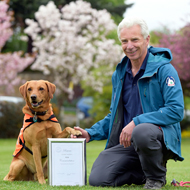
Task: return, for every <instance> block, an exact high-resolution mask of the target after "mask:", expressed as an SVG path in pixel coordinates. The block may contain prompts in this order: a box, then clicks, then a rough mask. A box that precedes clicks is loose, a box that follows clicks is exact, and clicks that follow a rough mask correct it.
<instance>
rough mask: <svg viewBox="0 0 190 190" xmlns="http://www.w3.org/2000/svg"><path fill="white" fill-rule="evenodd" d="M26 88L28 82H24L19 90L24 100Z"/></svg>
mask: <svg viewBox="0 0 190 190" xmlns="http://www.w3.org/2000/svg"><path fill="white" fill-rule="evenodd" d="M27 86H28V82H26V83H25V84H23V85H22V86H20V88H19V91H20V93H21V95H22V96H23V97H24V99H26V91H27Z"/></svg>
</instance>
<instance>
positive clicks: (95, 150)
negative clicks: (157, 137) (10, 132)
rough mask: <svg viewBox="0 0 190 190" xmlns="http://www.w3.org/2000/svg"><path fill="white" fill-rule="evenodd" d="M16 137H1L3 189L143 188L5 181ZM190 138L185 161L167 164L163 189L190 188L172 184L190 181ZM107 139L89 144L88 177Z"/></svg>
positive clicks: (135, 189) (185, 143)
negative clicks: (172, 184) (173, 180)
mask: <svg viewBox="0 0 190 190" xmlns="http://www.w3.org/2000/svg"><path fill="white" fill-rule="evenodd" d="M15 143H16V139H0V189H1V190H13V189H14V190H20V189H23V190H32V189H34V190H59V189H66V190H89V189H92V190H108V189H109V190H110V189H114V190H115V189H116V190H117V189H118V190H119V189H132V190H140V189H143V186H137V185H132V186H127V185H125V186H122V187H116V188H112V187H104V188H103V187H92V186H90V185H89V183H87V185H86V186H82V187H79V186H75V187H73V186H59V187H58V186H57V187H55V186H54V187H53V186H49V185H48V184H46V185H40V184H39V183H38V182H21V181H14V182H8V181H3V178H4V176H5V175H6V174H7V173H8V170H9V166H10V162H11V160H12V153H13V151H14V147H15ZM189 144H190V138H183V139H182V155H183V157H184V158H185V160H184V161H183V162H175V161H173V160H170V161H169V162H168V164H167V170H168V171H167V184H166V186H165V187H163V188H162V189H163V190H164V189H167V190H173V189H176V190H177V189H183V190H184V189H189V188H188V187H174V186H171V185H170V182H171V181H172V179H173V178H175V179H176V180H177V181H179V182H180V181H190V175H189V172H190V154H189V153H190V146H189ZM104 146H105V141H93V142H91V143H88V144H87V179H88V177H89V174H90V171H91V167H92V164H93V162H94V161H95V159H96V157H97V156H98V154H99V153H100V152H101V151H102V150H103V149H104Z"/></svg>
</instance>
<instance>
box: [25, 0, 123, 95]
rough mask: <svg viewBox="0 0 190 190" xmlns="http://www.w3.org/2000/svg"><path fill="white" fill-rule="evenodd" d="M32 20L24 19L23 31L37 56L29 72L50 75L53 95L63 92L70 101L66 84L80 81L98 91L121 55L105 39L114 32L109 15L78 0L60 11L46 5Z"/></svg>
mask: <svg viewBox="0 0 190 190" xmlns="http://www.w3.org/2000/svg"><path fill="white" fill-rule="evenodd" d="M35 18H36V21H34V20H31V19H26V23H27V24H28V27H27V28H26V29H25V33H26V34H28V35H29V36H31V38H32V40H33V47H34V48H33V51H34V52H37V53H38V55H37V57H36V60H35V62H34V64H33V65H32V69H34V70H41V71H43V73H44V74H46V75H51V76H53V78H54V81H53V82H54V83H55V84H56V86H57V93H59V94H60V93H64V94H65V93H67V94H68V95H69V97H70V98H72V95H73V91H72V89H71V88H69V84H71V83H73V84H74V85H77V84H79V83H80V82H81V81H85V83H86V85H89V86H91V87H93V88H94V89H95V90H97V91H100V92H101V91H102V87H103V84H104V83H105V81H106V80H108V77H107V76H109V80H110V75H111V74H112V73H113V68H114V65H115V64H116V63H117V62H118V61H119V59H120V56H121V48H120V46H118V45H116V44H115V41H114V40H112V39H107V38H106V35H107V34H108V33H109V32H110V31H112V30H113V29H116V25H115V24H114V22H113V20H112V19H111V16H110V14H109V13H108V12H107V11H106V10H101V11H97V10H95V9H92V8H91V6H90V4H89V3H87V2H84V1H82V0H78V1H76V2H71V3H70V4H68V5H66V6H64V7H63V8H62V9H61V10H59V9H58V8H56V6H55V4H54V3H53V2H49V3H48V4H47V6H41V7H40V8H39V10H38V12H36V13H35ZM100 68H101V69H100ZM102 68H104V71H102ZM70 86H71V85H70ZM62 96H63V94H62Z"/></svg>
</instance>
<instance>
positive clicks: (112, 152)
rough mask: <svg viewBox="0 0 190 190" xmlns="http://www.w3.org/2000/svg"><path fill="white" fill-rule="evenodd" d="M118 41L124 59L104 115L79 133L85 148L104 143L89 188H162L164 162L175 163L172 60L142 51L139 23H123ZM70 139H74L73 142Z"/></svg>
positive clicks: (144, 33) (177, 142)
mask: <svg viewBox="0 0 190 190" xmlns="http://www.w3.org/2000/svg"><path fill="white" fill-rule="evenodd" d="M118 37H119V39H120V41H121V45H122V49H123V52H124V53H125V55H126V56H125V57H124V58H123V59H122V61H121V62H120V63H119V64H118V65H117V67H116V70H115V72H114V73H113V76H112V84H113V91H112V100H111V106H110V114H108V115H107V116H106V117H105V118H104V119H103V120H101V121H99V122H97V123H96V124H94V125H93V126H92V127H91V128H90V129H85V130H83V129H81V128H79V127H77V129H78V130H80V131H81V132H82V136H80V137H83V138H86V141H87V142H90V141H92V140H102V139H108V140H107V144H106V149H105V150H104V151H102V152H101V153H100V155H99V156H98V158H97V159H96V161H95V162H94V164H93V167H92V171H91V174H90V177H89V183H90V185H92V186H121V185H124V184H128V185H130V184H132V183H133V184H139V185H140V184H144V183H145V186H144V188H145V189H159V188H161V187H162V186H164V185H165V184H166V162H167V160H168V159H174V160H180V161H182V160H183V158H182V157H181V129H180V124H179V122H180V121H181V120H182V119H183V110H184V103H183V92H182V88H181V84H180V80H179V77H178V74H177V72H176V70H175V69H174V68H173V66H172V65H171V64H170V61H171V60H172V55H171V52H170V50H169V49H166V48H153V47H150V48H147V47H148V44H149V41H150V36H149V32H148V27H147V24H146V23H145V22H144V20H142V19H140V18H124V19H123V20H122V22H121V23H120V24H119V26H118ZM74 138H76V137H74Z"/></svg>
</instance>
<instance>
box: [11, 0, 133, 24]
mask: <svg viewBox="0 0 190 190" xmlns="http://www.w3.org/2000/svg"><path fill="white" fill-rule="evenodd" d="M72 1H73V2H75V1H76V0H54V1H53V2H54V3H55V5H56V6H57V7H58V8H59V9H61V8H62V7H64V6H65V5H67V4H69V3H70V2H72ZM86 1H87V2H89V3H91V6H92V8H94V9H97V10H102V9H106V10H107V11H108V12H110V13H111V14H112V16H113V17H114V18H115V20H118V17H119V19H120V20H121V18H122V17H123V14H124V12H125V11H126V9H128V8H130V7H131V6H132V5H133V4H126V1H125V0H86ZM48 2H49V0H32V1H31V0H22V1H20V0H10V8H11V9H12V10H13V11H14V13H15V25H17V26H20V27H22V28H25V26H26V25H25V19H26V18H30V19H34V18H35V17H34V13H35V12H37V10H38V8H39V7H40V6H41V5H46V4H47V3H48ZM120 20H119V21H120Z"/></svg>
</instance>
